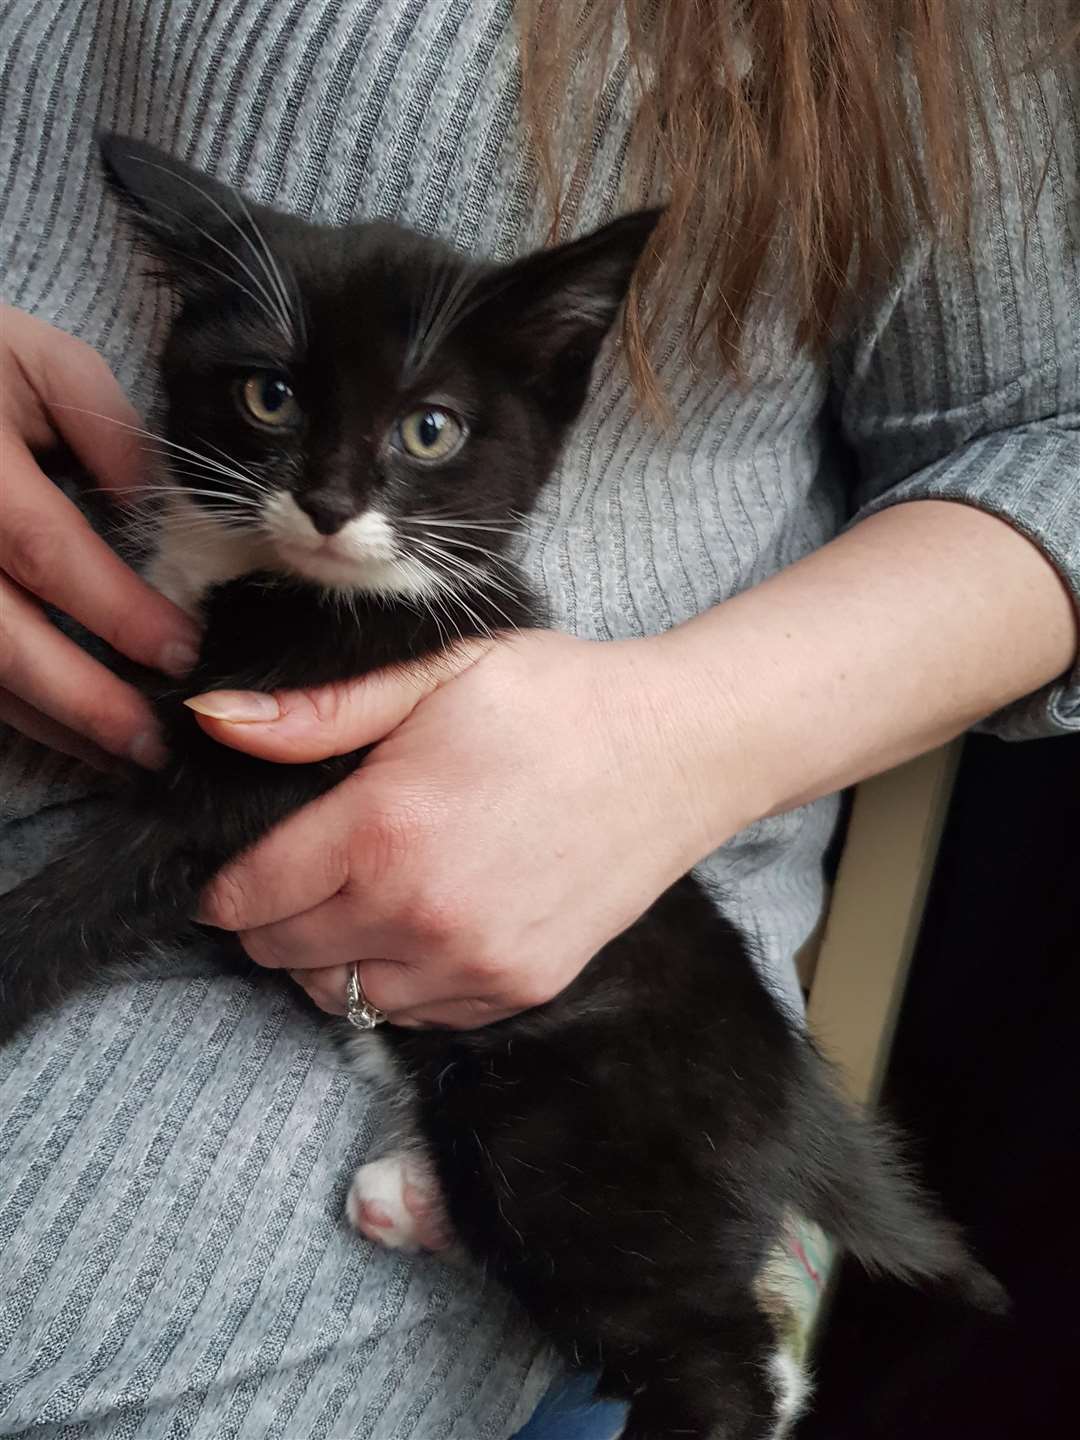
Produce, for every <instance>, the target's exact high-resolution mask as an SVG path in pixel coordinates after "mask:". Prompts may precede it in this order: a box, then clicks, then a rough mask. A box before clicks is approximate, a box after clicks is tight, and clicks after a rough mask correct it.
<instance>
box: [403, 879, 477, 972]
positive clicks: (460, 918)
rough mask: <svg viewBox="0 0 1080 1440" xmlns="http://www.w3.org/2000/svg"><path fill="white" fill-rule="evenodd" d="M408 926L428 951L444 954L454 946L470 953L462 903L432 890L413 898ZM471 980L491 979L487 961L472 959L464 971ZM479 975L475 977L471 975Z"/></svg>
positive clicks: (409, 908) (463, 968) (464, 965)
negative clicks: (441, 951) (483, 977)
mask: <svg viewBox="0 0 1080 1440" xmlns="http://www.w3.org/2000/svg"><path fill="white" fill-rule="evenodd" d="M407 923H408V926H409V929H410V930H411V931H412V933H413V934H414V935H415V936H416V938H417V940H418V942H419V943H420V944H421V945H422V946H423V948H424V949H425V950H435V951H439V950H444V949H446V948H448V947H449V946H451V945H452V946H453V948H454V949H455V950H464V951H465V952H466V953H467V954H468V952H469V949H470V947H469V940H468V936H467V934H466V924H467V917H466V915H465V912H464V907H463V906H462V904H461V902H460V900H459V899H457V898H456V897H454V896H447V895H445V894H440V893H439V892H438V891H437V890H433V889H429V890H425V891H422V892H421V893H419V894H418V895H415V896H413V898H412V900H411V901H410V903H409V906H408V915H407ZM461 969H462V973H463V975H467V978H480V977H481V976H490V974H491V969H490V968H489V965H488V962H487V961H486V960H481V959H479V958H473V956H472V955H470V956H469V958H468V959H467V960H466V961H465V963H464V964H463V965H462V967H461ZM473 970H475V972H476V974H475V975H472V974H471V973H469V972H471V971H473Z"/></svg>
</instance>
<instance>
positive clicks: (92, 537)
mask: <svg viewBox="0 0 1080 1440" xmlns="http://www.w3.org/2000/svg"><path fill="white" fill-rule="evenodd" d="M87 412H93V414H88V413H87ZM98 416H105V417H107V420H111V421H115V422H117V423H115V424H109V423H106V421H105V420H102V419H100V418H97V417H98ZM138 423H139V422H138V416H137V415H136V414H135V413H134V411H133V410H132V409H131V406H130V405H129V404H128V402H127V401H126V399H125V398H124V396H123V394H122V392H121V390H120V388H119V386H118V385H117V383H116V381H115V380H114V379H113V376H112V373H111V372H110V370H109V367H108V366H107V365H106V363H105V361H104V360H103V359H102V358H101V356H100V355H98V354H97V353H96V352H95V351H94V350H92V349H90V347H89V346H87V345H84V344H83V343H82V342H81V341H79V340H75V339H73V338H72V337H71V336H70V335H65V334H64V333H63V332H62V331H59V330H55V329H53V328H52V327H51V326H49V325H45V324H43V323H42V322H41V321H40V320H35V319H32V318H31V317H30V316H28V315H23V314H21V313H20V312H19V311H17V310H12V309H10V308H8V307H6V306H0V720H4V721H7V722H8V723H9V724H11V725H14V726H15V728H16V729H17V730H21V731H23V732H24V733H25V734H27V735H30V736H32V737H33V738H34V739H37V740H41V741H43V742H44V743H45V744H47V745H51V746H53V748H54V749H57V750H63V751H64V752H65V753H67V754H70V755H76V756H79V757H80V758H82V759H87V760H90V761H91V762H95V763H100V762H101V760H102V759H103V752H105V753H108V754H110V755H116V756H122V757H125V758H127V759H130V760H134V761H136V762H138V763H139V764H143V765H152V764H155V763H158V761H159V760H160V758H161V742H160V740H159V739H158V737H157V733H156V730H155V726H154V719H153V716H152V714H151V712H150V708H149V706H148V705H147V704H146V702H145V700H144V699H143V698H142V696H141V695H139V694H138V692H137V691H135V690H134V689H132V688H131V686H129V685H125V684H123V683H122V682H121V681H120V680H118V679H117V678H116V677H115V676H114V675H112V674H111V673H110V672H109V671H108V670H107V669H106V668H105V667H104V666H103V665H100V664H98V662H97V661H95V660H92V659H91V658H90V656H88V655H87V654H86V653H85V652H84V651H82V650H81V649H79V647H78V646H77V645H75V644H74V643H73V642H72V641H71V640H69V639H67V638H66V637H65V636H64V635H62V634H61V633H60V632H59V631H58V630H57V629H56V628H55V627H54V626H53V625H51V624H50V623H49V621H48V620H47V619H46V617H45V615H44V614H43V613H42V610H41V607H40V604H39V603H38V602H39V601H47V602H48V603H50V604H52V605H55V606H57V607H58V608H59V609H60V610H63V611H65V612H66V613H67V614H68V615H71V616H72V617H73V618H74V619H75V620H78V621H79V622H80V623H81V624H83V625H85V626H86V628H87V629H88V630H91V631H93V633H94V634H95V635H100V636H101V638H102V639H103V640H106V641H107V642H108V643H109V644H110V645H111V646H112V647H113V649H114V650H118V651H119V652H120V653H121V654H123V655H127V656H128V657H129V658H130V659H132V660H136V661H139V662H140V663H141V664H143V665H148V666H150V667H152V668H153V669H158V670H164V671H167V672H168V673H170V674H176V675H179V674H183V673H184V672H185V671H186V670H187V669H189V668H190V666H191V665H192V664H193V663H194V660H195V654H196V651H195V647H196V645H197V634H196V630H195V627H194V625H193V624H192V622H191V621H190V620H189V619H188V617H187V616H185V615H184V614H183V613H182V612H181V611H179V610H178V609H176V607H175V606H173V605H172V604H170V603H169V601H168V600H166V599H165V598H164V597H163V596H161V595H159V594H158V593H157V591H156V590H153V589H151V588H150V586H148V585H146V584H145V583H144V582H143V581H142V580H140V579H139V577H138V576H137V575H136V574H135V573H134V572H133V571H132V570H130V569H129V568H128V567H127V566H126V565H125V564H124V563H123V561H122V560H120V559H119V558H118V557H117V556H116V555H115V554H114V553H113V551H112V550H110V549H109V547H108V546H107V545H106V544H105V542H104V541H103V540H101V539H100V538H99V537H98V536H97V535H96V534H95V533H94V531H93V529H92V528H91V527H90V525H89V524H88V523H87V522H86V520H85V519H84V518H83V517H82V515H81V514H80V513H79V511H78V510H77V509H76V508H75V506H74V505H72V504H71V502H70V501H69V500H68V499H67V498H66V497H65V496H64V495H63V494H62V493H61V491H60V490H58V489H57V487H56V486H55V485H54V484H53V483H52V482H51V481H50V480H49V479H48V478H47V477H46V476H45V475H44V474H43V473H42V471H41V469H40V468H39V466H38V464H37V461H36V460H35V459H34V456H35V454H39V453H41V452H43V451H46V450H49V449H51V448H53V447H55V446H56V445H57V444H59V443H63V444H65V445H67V446H69V447H70V448H71V450H72V451H73V452H74V453H75V455H76V456H77V457H78V458H79V460H80V461H81V462H82V463H83V465H85V466H86V468H87V469H88V470H89V471H91V472H92V473H93V474H94V475H95V476H96V477H97V478H98V479H99V480H100V481H101V483H102V485H104V486H106V487H108V488H112V489H115V490H117V491H122V490H123V489H125V488H126V487H128V486H131V485H134V484H135V483H136V482H137V481H138V479H139V472H140V453H139V446H138V443H137V439H136V435H135V433H134V429H133V428H131V427H137V426H138Z"/></svg>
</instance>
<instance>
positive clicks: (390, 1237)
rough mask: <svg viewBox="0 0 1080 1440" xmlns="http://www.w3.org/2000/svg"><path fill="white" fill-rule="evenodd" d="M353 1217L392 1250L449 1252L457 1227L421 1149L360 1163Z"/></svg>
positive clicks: (350, 1212) (355, 1224)
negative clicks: (451, 1221)
mask: <svg viewBox="0 0 1080 1440" xmlns="http://www.w3.org/2000/svg"><path fill="white" fill-rule="evenodd" d="M346 1210H347V1212H348V1216H349V1221H350V1223H351V1224H352V1226H353V1228H354V1229H356V1230H359V1231H360V1233H361V1235H364V1236H366V1237H367V1239H369V1240H374V1241H375V1242H376V1244H378V1245H385V1246H386V1247H387V1248H388V1249H391V1250H408V1251H416V1250H436V1251H444V1250H449V1249H450V1248H451V1246H452V1245H453V1243H454V1235H453V1231H452V1230H451V1228H450V1222H449V1220H448V1219H447V1217H446V1211H445V1208H444V1206H443V1200H442V1193H441V1190H440V1188H439V1181H438V1177H437V1176H436V1174H435V1171H434V1168H433V1167H432V1164H431V1161H430V1160H429V1159H428V1157H427V1156H426V1155H425V1154H424V1152H423V1151H422V1150H418V1149H411V1150H398V1151H395V1152H394V1153H393V1154H390V1155H384V1156H383V1157H382V1158H381V1159H379V1160H372V1161H369V1163H368V1164H367V1165H361V1166H360V1169H359V1170H357V1172H356V1174H355V1175H354V1176H353V1182H352V1185H351V1186H350V1187H349V1198H348V1200H347V1202H346Z"/></svg>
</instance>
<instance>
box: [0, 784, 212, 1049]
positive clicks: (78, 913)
mask: <svg viewBox="0 0 1080 1440" xmlns="http://www.w3.org/2000/svg"><path fill="white" fill-rule="evenodd" d="M205 878H208V877H207V876H205V875H204V866H203V865H201V864H200V863H199V861H198V859H197V858H196V857H192V856H187V857H185V855H184V853H183V846H182V844H181V843H180V842H179V841H178V839H177V837H175V836H174V835H171V834H170V833H169V830H168V827H166V826H163V825H162V823H161V821H160V819H157V820H152V819H151V818H150V817H148V816H144V815H142V814H140V813H139V811H138V810H137V809H136V808H134V807H132V808H127V807H125V808H123V809H121V810H119V811H118V812H117V813H115V814H114V815H112V816H111V817H110V818H109V819H108V820H106V821H105V822H104V824H103V825H100V826H98V827H96V828H95V831H94V834H93V835H92V836H91V837H89V838H87V839H85V840H83V841H82V842H81V843H80V844H78V845H77V846H76V848H75V849H74V850H73V851H71V852H69V853H68V854H67V855H64V856H63V857H62V858H60V859H58V860H55V861H53V863H52V864H50V865H48V866H46V868H45V869H44V870H42V871H41V872H40V873H39V874H37V875H35V876H34V877H33V878H32V879H30V880H28V881H26V882H25V883H24V884H22V885H20V886H18V887H17V888H16V889H14V890H11V891H9V892H8V893H7V894H6V895H3V896H0V1040H3V1039H5V1038H7V1037H8V1036H10V1035H12V1034H14V1033H15V1031H17V1030H18V1029H20V1028H21V1027H22V1026H23V1025H24V1024H25V1023H26V1021H28V1020H29V1019H30V1018H31V1017H32V1016H34V1015H36V1014H37V1013H39V1012H40V1011H42V1010H46V1009H48V1008H50V1007H51V1006H54V1005H58V1004H59V1003H60V1002H61V1001H63V1000H65V999H66V998H67V997H68V996H69V995H71V994H73V993H74V992H75V991H77V990H80V989H82V988H84V987H85V986H87V985H89V984H92V983H93V982H94V981H96V980H99V979H102V978H104V977H105V976H106V975H108V974H110V973H115V972H117V971H119V972H121V973H123V972H124V971H125V970H126V969H128V968H129V967H134V965H135V963H136V962H137V961H138V960H140V959H143V960H145V957H146V954H147V951H148V950H151V949H153V948H154V947H160V946H162V945H164V944H167V943H170V942H172V941H174V940H176V939H178V938H179V937H180V935H181V934H182V933H183V932H184V930H185V929H187V928H188V927H189V925H190V924H191V921H190V916H191V914H192V912H193V910H194V908H195V905H196V903H197V896H198V894H199V891H200V890H201V888H202V884H203V883H204V879H205Z"/></svg>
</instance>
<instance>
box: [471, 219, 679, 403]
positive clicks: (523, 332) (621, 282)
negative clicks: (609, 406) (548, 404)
mask: <svg viewBox="0 0 1080 1440" xmlns="http://www.w3.org/2000/svg"><path fill="white" fill-rule="evenodd" d="M662 214H663V211H662V210H639V211H636V212H635V213H633V214H631V215H623V216H622V217H621V218H620V219H618V220H613V221H612V222H611V224H610V225H605V226H604V227H603V228H602V229H600V230H594V231H593V232H592V233H591V234H589V235H585V236H583V237H582V238H581V239H580V240H573V241H571V242H570V243H569V244H567V245H560V246H558V247H556V248H555V249H552V250H540V251H538V252H537V253H536V254H534V255H529V256H526V258H525V259H524V260H519V261H517V262H516V263H515V264H513V265H511V266H509V267H508V269H507V270H506V271H505V272H504V279H505V281H506V282H507V286H506V290H505V291H503V292H502V294H501V295H500V296H498V297H497V298H496V303H497V304H499V306H500V308H501V311H502V314H503V316H504V317H505V322H508V323H510V324H511V325H512V326H513V330H514V337H515V348H516V349H517V351H518V354H519V355H520V356H521V358H522V359H523V360H524V361H525V363H526V364H527V366H528V368H529V370H530V371H531V372H532V373H531V378H532V380H533V381H534V382H535V383H537V384H538V385H539V387H540V388H541V389H542V390H543V391H544V392H545V393H546V394H547V395H548V397H549V398H550V399H551V400H554V401H557V402H558V403H559V405H560V406H561V407H562V408H563V409H565V410H566V411H568V412H570V413H569V414H567V416H566V417H565V418H567V419H572V418H573V416H574V415H576V414H577V411H578V410H579V409H580V408H581V406H582V404H583V403H584V400H585V394H586V390H587V388H588V383H589V376H590V374H591V372H592V367H593V363H594V361H595V360H596V356H597V353H598V352H599V349H600V346H601V344H602V343H603V341H604V337H605V336H606V335H607V333H608V331H609V330H610V329H611V327H612V325H613V324H614V322H615V317H616V315H617V314H618V313H619V307H620V306H621V305H622V302H623V300H624V299H625V298H626V292H627V289H628V288H629V285H630V277H631V276H632V275H633V273H634V267H635V266H636V265H637V263H638V261H639V260H640V258H641V255H642V252H643V251H644V249H645V246H646V244H647V243H648V240H649V237H650V236H651V235H652V232H653V230H654V229H655V228H656V224H657V221H658V220H659V219H660V216H661V215H662ZM500 288H501V287H500Z"/></svg>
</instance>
